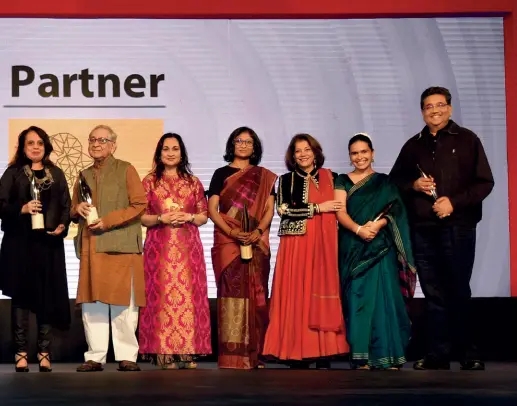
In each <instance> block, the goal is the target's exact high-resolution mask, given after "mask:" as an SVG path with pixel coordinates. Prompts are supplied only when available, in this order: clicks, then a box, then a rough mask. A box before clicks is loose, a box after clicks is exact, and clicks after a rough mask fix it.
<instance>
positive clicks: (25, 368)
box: [14, 352, 29, 372]
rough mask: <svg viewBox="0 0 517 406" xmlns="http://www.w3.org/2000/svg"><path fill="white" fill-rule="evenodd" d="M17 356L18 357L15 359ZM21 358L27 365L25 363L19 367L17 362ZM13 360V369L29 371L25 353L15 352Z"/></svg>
mask: <svg viewBox="0 0 517 406" xmlns="http://www.w3.org/2000/svg"><path fill="white" fill-rule="evenodd" d="M17 356H18V357H20V358H18V359H16V357H17ZM22 360H25V361H26V362H27V365H25V366H24V367H19V366H18V364H19V363H20V361H22ZM14 362H16V364H15V365H14V369H15V370H16V372H29V360H28V359H27V354H25V355H23V354H20V353H19V352H17V353H16V355H15V356H14Z"/></svg>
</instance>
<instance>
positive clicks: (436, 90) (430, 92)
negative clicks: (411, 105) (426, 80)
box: [420, 86, 452, 110]
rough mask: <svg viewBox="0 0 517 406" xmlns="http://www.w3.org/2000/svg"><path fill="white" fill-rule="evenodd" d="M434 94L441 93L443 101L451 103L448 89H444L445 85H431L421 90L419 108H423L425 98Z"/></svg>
mask: <svg viewBox="0 0 517 406" xmlns="http://www.w3.org/2000/svg"><path fill="white" fill-rule="evenodd" d="M434 94H441V95H442V96H445V101H446V102H447V104H448V105H451V101H452V96H451V92H450V91H449V89H446V88H445V87H440V86H433V87H429V88H427V89H425V90H424V91H423V92H422V95H421V96H420V110H423V109H424V100H425V99H427V98H428V97H429V96H432V95H434Z"/></svg>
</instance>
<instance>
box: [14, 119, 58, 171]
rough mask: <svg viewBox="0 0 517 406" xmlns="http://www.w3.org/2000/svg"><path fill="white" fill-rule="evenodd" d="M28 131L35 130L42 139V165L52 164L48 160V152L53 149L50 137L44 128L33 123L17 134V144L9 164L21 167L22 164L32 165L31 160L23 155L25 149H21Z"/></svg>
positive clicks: (52, 164)
mask: <svg viewBox="0 0 517 406" xmlns="http://www.w3.org/2000/svg"><path fill="white" fill-rule="evenodd" d="M30 132H35V133H36V134H38V137H40V138H41V140H42V141H43V146H44V148H45V152H44V154H43V159H42V162H43V165H45V166H54V163H53V162H52V161H51V160H50V154H51V153H52V151H54V147H52V143H51V142H50V137H49V136H48V134H47V133H46V132H45V130H43V129H42V128H39V127H36V126H34V125H32V126H30V127H29V128H27V129H25V130H23V131H22V132H21V133H20V135H18V146H17V147H16V152H15V154H14V157H13V159H11V162H9V166H12V165H14V166H19V167H22V166H24V165H29V166H31V165H32V161H31V160H30V159H29V158H28V157H27V155H25V151H24V150H23V149H24V147H25V139H26V138H27V134H29V133H30Z"/></svg>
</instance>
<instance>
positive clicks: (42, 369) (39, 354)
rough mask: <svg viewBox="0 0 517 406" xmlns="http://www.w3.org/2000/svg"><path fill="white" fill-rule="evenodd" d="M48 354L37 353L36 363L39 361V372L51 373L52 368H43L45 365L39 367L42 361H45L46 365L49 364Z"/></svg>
mask: <svg viewBox="0 0 517 406" xmlns="http://www.w3.org/2000/svg"><path fill="white" fill-rule="evenodd" d="M40 357H41V358H40ZM49 357H50V354H49V353H48V352H47V353H45V354H43V353H41V352H38V361H39V371H40V372H52V367H50V366H48V367H47V366H45V365H41V362H42V361H43V360H47V361H48V363H49V364H50V358H49Z"/></svg>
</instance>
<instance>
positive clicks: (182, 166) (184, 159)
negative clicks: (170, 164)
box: [153, 133, 192, 181]
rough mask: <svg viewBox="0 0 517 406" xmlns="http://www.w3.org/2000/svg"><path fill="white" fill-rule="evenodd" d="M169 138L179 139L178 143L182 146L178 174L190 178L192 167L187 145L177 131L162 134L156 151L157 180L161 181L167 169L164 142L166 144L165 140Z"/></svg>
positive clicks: (154, 167) (155, 167) (155, 170)
mask: <svg viewBox="0 0 517 406" xmlns="http://www.w3.org/2000/svg"><path fill="white" fill-rule="evenodd" d="M168 138H174V139H176V140H178V144H179V146H180V152H181V160H180V163H179V165H178V176H179V177H180V178H183V179H190V178H191V177H192V170H191V169H190V163H189V161H188V155H187V147H185V143H184V142H183V139H182V138H181V135H179V134H176V133H166V134H163V135H162V136H161V138H160V140H159V141H158V144H157V145H156V150H155V151H154V158H153V171H154V174H155V176H156V181H159V180H160V179H161V178H162V176H163V171H164V170H165V165H164V164H163V162H162V149H163V144H165V140H166V139H168Z"/></svg>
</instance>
